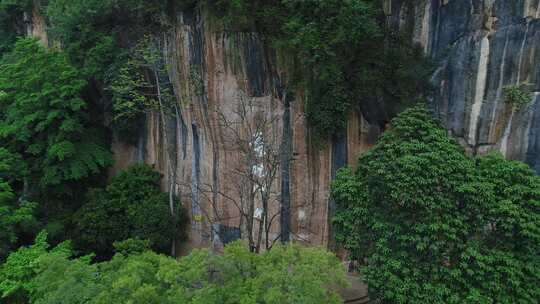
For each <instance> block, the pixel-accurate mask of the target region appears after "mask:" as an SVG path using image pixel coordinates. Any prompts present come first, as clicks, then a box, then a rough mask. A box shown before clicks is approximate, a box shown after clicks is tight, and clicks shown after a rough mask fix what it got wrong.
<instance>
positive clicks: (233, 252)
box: [0, 234, 346, 304]
mask: <svg viewBox="0 0 540 304" xmlns="http://www.w3.org/2000/svg"><path fill="white" fill-rule="evenodd" d="M72 256H73V252H72V251H71V250H70V248H69V244H66V243H64V244H61V245H60V246H58V247H56V248H54V249H50V248H49V245H48V244H47V242H46V235H44V234H40V236H39V237H38V238H37V240H36V244H35V245H33V246H31V247H28V248H21V249H19V250H18V251H17V252H15V253H13V254H11V255H10V257H9V258H8V261H7V263H5V264H4V265H2V266H0V292H2V294H1V295H0V298H1V299H2V300H6V301H8V303H24V302H30V303H90V304H101V303H103V304H109V303H140V304H148V303H156V304H157V303H160V304H168V303H171V304H172V303H186V304H197V303H205V304H212V303H215V304H220V303H267V304H287V303H291V304H292V303H313V304H319V303H320V304H329V303H341V299H340V298H339V296H338V295H337V294H336V292H335V291H334V289H333V288H332V287H335V286H340V285H344V284H345V282H346V281H345V271H344V268H343V266H342V265H341V263H340V262H339V260H338V259H337V258H336V257H335V256H334V255H333V254H332V253H329V252H326V251H324V250H321V249H315V248H302V247H300V246H297V245H289V246H280V245H277V246H275V247H274V248H273V249H272V250H271V251H268V252H264V253H262V254H255V253H252V252H250V251H249V250H248V249H247V248H246V246H244V245H242V244H238V243H233V244H230V245H228V246H227V247H226V248H225V252H224V254H223V255H216V254H214V253H211V252H209V251H208V250H195V251H193V252H192V253H191V254H190V255H189V256H186V257H183V258H181V259H180V260H176V259H173V258H170V257H166V256H163V255H158V254H155V253H153V252H150V251H145V252H143V253H136V254H130V255H125V254H117V255H115V256H114V257H113V259H112V260H110V261H106V262H101V263H96V264H91V263H90V257H88V256H87V257H82V258H75V259H74V258H72ZM16 300H19V302H17V301H16Z"/></svg>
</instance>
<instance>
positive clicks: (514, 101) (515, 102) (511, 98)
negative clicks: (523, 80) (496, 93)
mask: <svg viewBox="0 0 540 304" xmlns="http://www.w3.org/2000/svg"><path fill="white" fill-rule="evenodd" d="M503 92H504V96H505V98H506V102H507V103H509V104H510V105H512V107H513V108H514V109H516V110H520V109H521V108H523V107H526V106H528V105H529V104H530V103H531V102H533V94H532V93H531V91H530V89H529V88H528V86H527V85H520V86H506V87H504V88H503Z"/></svg>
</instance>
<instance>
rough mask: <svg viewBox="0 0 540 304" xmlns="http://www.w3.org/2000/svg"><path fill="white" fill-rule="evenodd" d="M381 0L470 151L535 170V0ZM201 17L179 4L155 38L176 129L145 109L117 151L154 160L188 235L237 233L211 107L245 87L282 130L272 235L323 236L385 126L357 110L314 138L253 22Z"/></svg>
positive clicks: (538, 105) (227, 111) (538, 29)
mask: <svg viewBox="0 0 540 304" xmlns="http://www.w3.org/2000/svg"><path fill="white" fill-rule="evenodd" d="M384 8H385V10H384V11H385V13H386V15H387V22H388V23H389V24H390V25H391V26H394V27H404V26H411V27H412V29H413V36H414V37H413V39H414V41H416V42H417V43H419V44H421V45H422V47H423V49H424V51H425V52H426V54H427V56H429V57H431V58H433V59H434V60H435V62H437V68H436V71H435V73H434V75H433V77H432V81H433V84H434V86H435V91H434V94H433V98H432V100H431V102H430V104H431V107H432V109H433V111H434V114H435V115H436V116H437V117H438V118H440V120H441V121H442V123H443V124H444V125H445V126H446V128H447V129H448V131H449V132H450V133H451V134H453V135H454V136H456V137H457V138H458V139H459V140H460V142H461V143H462V144H463V145H464V146H465V147H466V148H467V150H469V151H470V152H471V153H486V152H489V151H492V150H499V151H501V152H503V153H504V154H505V155H506V156H507V157H508V158H510V159H518V160H523V161H526V162H527V163H528V164H530V165H531V166H532V167H533V168H535V169H536V170H537V171H540V161H539V160H538V159H539V158H540V97H539V96H540V93H539V92H540V0H512V1H510V0H423V1H414V2H413V1H406V0H387V1H385V5H384ZM209 22H210V19H208V18H204V17H201V15H199V14H186V13H183V14H179V16H178V23H177V25H176V26H174V28H173V29H172V30H171V31H169V32H167V33H164V34H163V37H160V39H162V41H163V45H164V47H163V56H164V60H165V61H166V66H167V67H168V70H169V78H170V82H171V84H172V86H173V88H174V92H175V95H176V98H177V104H176V109H175V111H174V113H169V114H168V115H167V118H166V121H169V122H170V123H167V125H170V126H175V128H174V129H175V130H176V131H175V132H170V134H174V137H173V139H174V140H171V138H170V137H171V136H172V135H169V136H165V135H166V134H164V133H165V132H167V131H166V130H168V129H171V128H170V127H166V128H163V127H162V126H161V124H162V120H160V119H159V114H158V113H149V114H148V115H147V119H146V127H145V128H144V129H145V130H144V132H142V133H141V140H140V141H139V142H140V145H139V146H138V147H130V148H129V149H132V150H133V151H132V152H131V154H127V153H126V152H125V151H124V152H122V151H117V152H118V153H117V155H118V157H119V158H122V157H123V155H133V159H132V161H136V160H137V158H139V159H144V161H145V162H146V163H149V164H152V165H153V166H154V167H155V168H156V169H158V170H160V172H162V174H163V176H164V188H166V187H167V186H168V185H171V184H172V185H173V190H174V192H175V193H176V194H178V195H179V197H181V199H182V202H183V204H184V205H185V206H186V207H187V209H188V210H189V211H190V216H191V221H192V225H191V232H190V242H189V243H190V245H191V246H195V247H199V246H218V247H219V246H220V245H222V244H223V243H224V242H227V241H230V240H232V239H234V238H237V237H239V236H241V235H242V233H245V231H243V228H242V226H241V225H240V222H241V221H240V215H239V213H238V210H237V208H236V207H235V204H234V203H233V201H234V200H236V199H238V197H235V196H236V195H237V194H236V193H234V191H231V190H230V189H231V188H232V187H233V185H234V183H235V182H236V181H235V180H231V177H230V174H227V173H228V172H231V170H234V168H233V164H234V163H236V162H237V160H238V157H239V156H238V155H237V153H234V152H232V151H230V150H229V149H227V145H226V138H225V137H226V136H225V131H224V130H223V126H222V125H221V124H220V119H219V116H220V115H223V116H225V117H230V116H231V115H232V113H233V112H234V108H235V106H236V105H237V104H238V102H239V99H240V98H241V96H244V97H247V98H250V99H252V100H253V101H254V102H256V103H258V104H259V105H261V106H262V107H263V108H264V109H265V111H266V112H267V113H269V114H271V115H276V116H277V117H279V118H280V119H279V122H276V123H275V124H274V125H273V129H274V130H273V132H275V133H276V134H278V135H279V138H280V140H279V145H280V160H281V161H280V163H281V166H282V167H281V168H280V170H279V171H278V172H279V178H278V180H277V181H276V188H277V189H278V191H277V193H278V198H279V202H281V205H279V206H270V207H269V209H271V210H269V212H273V213H274V214H279V213H281V214H282V215H285V217H283V218H280V217H279V215H278V216H277V217H278V219H276V222H277V224H276V225H274V226H272V228H271V231H270V233H269V238H272V239H275V238H280V237H282V238H283V239H284V240H287V239H295V240H300V241H302V242H305V243H306V244H310V245H325V246H326V245H330V246H331V244H332V242H331V241H330V237H329V236H330V235H331V230H330V228H329V223H330V221H329V220H330V215H331V213H332V212H333V208H334V207H333V204H332V202H330V201H329V197H328V193H329V185H330V181H331V179H332V177H333V176H334V174H335V172H336V171H337V169H339V168H340V167H342V166H344V165H346V164H354V163H355V162H356V158H357V155H358V154H359V153H361V152H363V151H365V150H366V149H369V147H370V146H371V145H372V144H373V143H374V142H375V141H376V139H377V138H378V136H379V135H380V134H381V132H382V131H383V130H382V129H381V127H380V126H377V125H372V124H370V123H368V121H376V119H373V117H363V116H362V114H360V113H356V112H355V113H352V114H351V116H350V119H349V124H348V127H347V130H346V131H345V132H343V134H342V135H341V136H337V137H335V138H333V139H331V140H329V142H328V143H327V144H326V146H325V147H324V148H322V149H318V148H313V145H312V144H311V142H310V136H309V135H310V134H309V129H308V126H307V122H306V119H305V115H304V111H303V100H302V97H303V96H302V92H300V91H297V92H290V91H289V90H288V88H284V87H283V84H282V83H281V81H280V79H281V76H282V73H283V68H284V67H282V66H280V65H279V64H278V63H277V61H276V59H275V57H276V56H275V54H274V53H273V52H272V51H270V50H268V49H267V48H266V47H265V46H264V44H263V43H262V41H261V39H260V37H259V36H258V35H257V34H256V33H249V32H226V31H223V30H218V29H216V28H217V27H214V26H211V25H210V24H209ZM524 83H528V84H531V86H532V87H533V91H534V92H535V93H534V100H533V102H532V103H531V104H530V105H529V106H527V107H525V108H523V109H520V110H514V109H512V106H511V105H509V104H507V103H506V102H505V98H504V94H503V88H504V87H505V86H508V85H516V84H524ZM364 112H365V113H366V114H365V115H371V114H370V112H369V111H364ZM165 137H168V138H169V139H168V140H165ZM171 144H172V145H175V147H174V148H172V149H171V147H169V146H170V145H171ZM123 149H127V148H125V147H124V148H123ZM141 150H142V151H141ZM171 151H173V152H171ZM121 152H122V153H121ZM126 163H127V162H126V161H119V162H118V164H120V165H119V166H125V165H126ZM171 180H172V183H171Z"/></svg>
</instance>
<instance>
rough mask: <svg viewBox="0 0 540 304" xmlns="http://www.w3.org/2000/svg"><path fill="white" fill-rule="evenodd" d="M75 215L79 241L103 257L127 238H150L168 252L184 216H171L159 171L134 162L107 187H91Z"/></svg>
mask: <svg viewBox="0 0 540 304" xmlns="http://www.w3.org/2000/svg"><path fill="white" fill-rule="evenodd" d="M180 211H182V210H180ZM73 218H74V221H75V224H76V225H77V228H78V231H77V234H76V239H75V242H76V244H77V245H78V246H79V247H80V248H81V249H84V250H86V251H93V252H95V253H97V254H98V256H99V257H100V258H103V257H108V256H111V255H112V253H113V243H114V242H115V241H123V240H126V239H128V238H139V239H141V240H148V241H149V242H150V244H151V246H152V248H153V249H155V250H157V251H160V252H166V251H167V250H169V249H170V246H171V241H172V240H173V237H174V236H175V235H178V234H179V233H181V227H179V226H180V224H181V223H179V221H180V218H182V219H183V216H182V215H180V216H179V217H178V218H173V217H172V216H171V214H170V210H169V200H168V196H167V194H165V193H162V192H161V190H160V175H159V173H157V172H155V171H153V170H152V169H151V168H150V167H149V166H146V165H135V166H132V167H130V168H129V169H127V170H126V171H123V172H121V173H120V174H118V175H117V176H116V177H114V179H113V180H112V181H111V183H110V184H109V185H108V186H107V188H106V189H94V190H92V191H90V193H89V197H88V202H87V203H86V204H85V205H83V207H82V208H81V209H80V210H79V211H78V212H77V213H76V214H75V215H74V217H73ZM124 245H126V244H124ZM123 247H124V246H122V245H121V246H120V248H121V249H122V248H123Z"/></svg>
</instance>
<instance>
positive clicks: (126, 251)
mask: <svg viewBox="0 0 540 304" xmlns="http://www.w3.org/2000/svg"><path fill="white" fill-rule="evenodd" d="M150 245H151V244H150V241H149V240H141V239H139V238H131V239H127V240H123V241H116V242H114V243H113V247H114V251H115V252H116V253H119V254H123V255H131V254H136V253H143V252H145V251H148V250H150Z"/></svg>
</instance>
